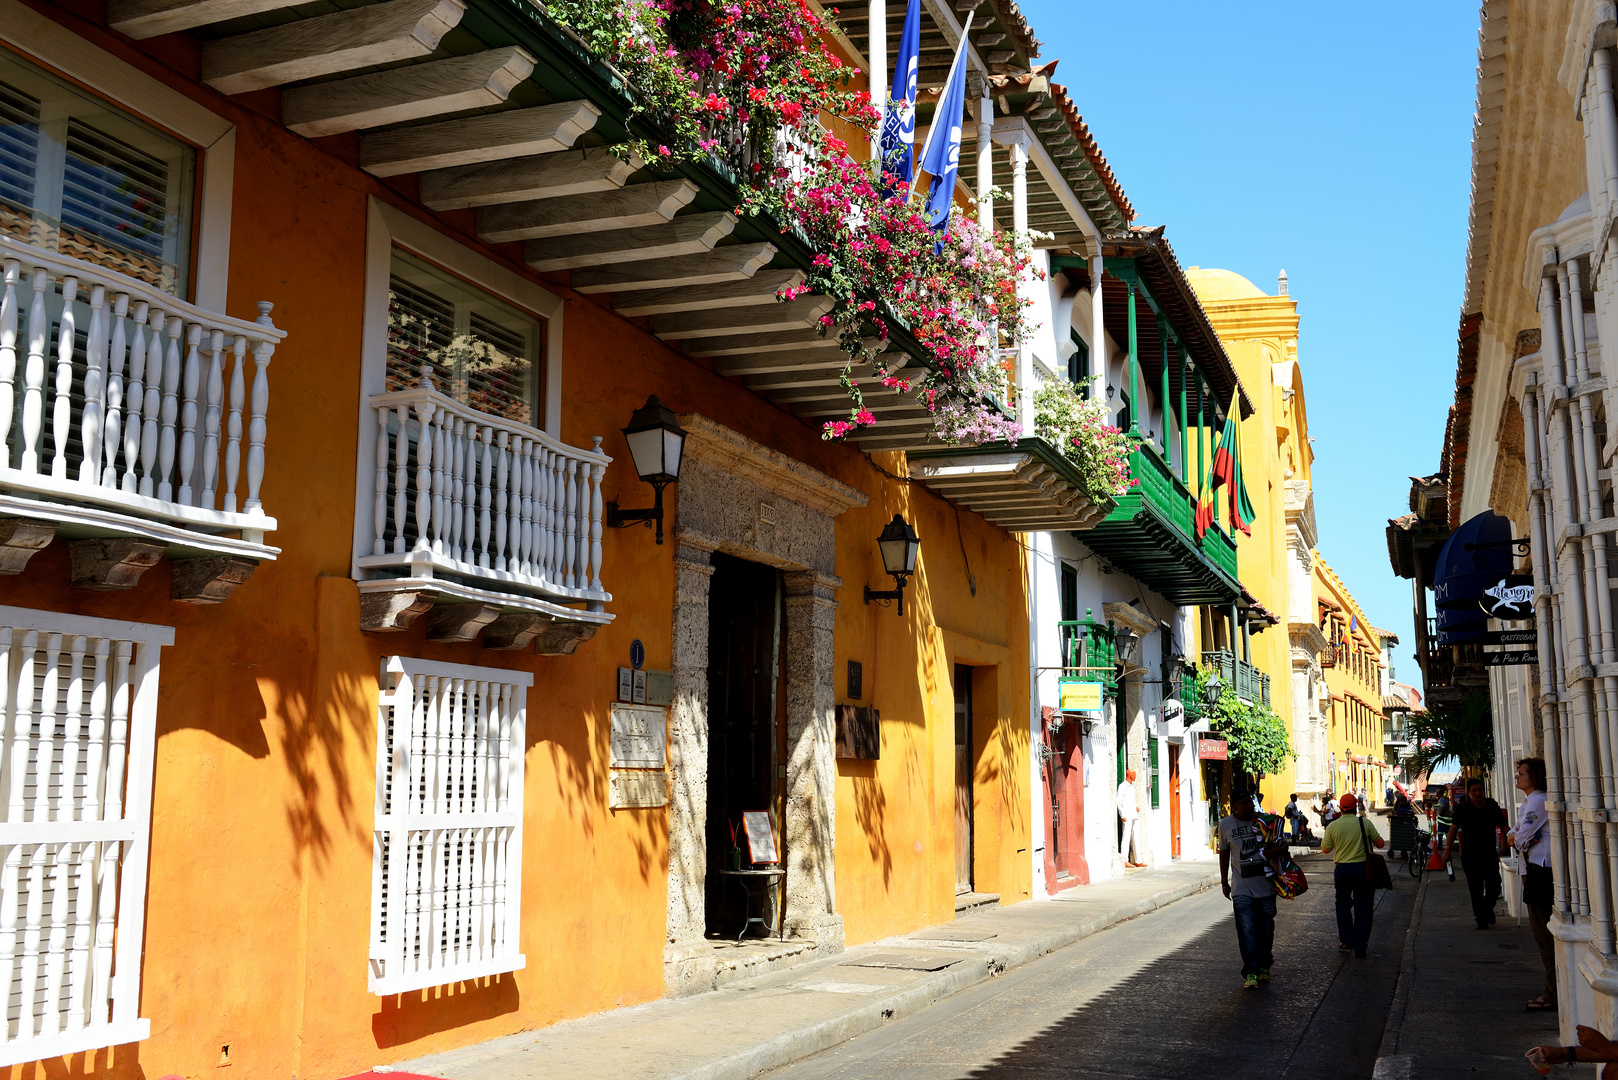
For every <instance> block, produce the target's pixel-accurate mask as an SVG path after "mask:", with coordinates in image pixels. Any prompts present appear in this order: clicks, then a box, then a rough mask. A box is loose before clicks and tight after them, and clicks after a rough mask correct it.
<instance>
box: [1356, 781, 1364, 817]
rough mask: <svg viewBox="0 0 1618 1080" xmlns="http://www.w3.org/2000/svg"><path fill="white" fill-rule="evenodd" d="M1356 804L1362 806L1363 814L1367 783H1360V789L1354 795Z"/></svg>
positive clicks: (1362, 811) (1361, 811)
mask: <svg viewBox="0 0 1618 1080" xmlns="http://www.w3.org/2000/svg"><path fill="white" fill-rule="evenodd" d="M1354 805H1355V806H1358V807H1359V808H1360V813H1362V814H1363V813H1365V785H1364V784H1361V785H1360V789H1359V791H1358V792H1356V793H1355V795H1354Z"/></svg>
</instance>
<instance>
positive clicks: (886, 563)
mask: <svg viewBox="0 0 1618 1080" xmlns="http://www.w3.org/2000/svg"><path fill="white" fill-rule="evenodd" d="M876 547H877V550H878V551H880V552H881V553H882V568H883V569H884V570H886V571H887V572H888V573H889V574H891V575H893V580H894V581H895V582H896V583H897V587H896V588H892V589H884V590H880V591H878V590H876V589H873V588H871V587H870V586H869V585H867V586H866V587H865V602H866V603H867V604H869V603H870V602H871V601H872V600H897V601H899V614H900V615H903V614H904V613H905V582H906V581H907V580H908V579H909V578H910V575H911V574H914V573H915V572H916V553H917V552H918V551H919V550H920V549H921V537H919V536H917V535H916V530H915V529H913V528H911V527H910V523H909V522H908V521H906V520H905V519H904V518H902V517H900V516H899V515H898V514H894V515H893V520H892V521H890V522H888V523H887V524H886V525H884V526H883V527H882V534H881V535H880V536H878V537H877V538H876Z"/></svg>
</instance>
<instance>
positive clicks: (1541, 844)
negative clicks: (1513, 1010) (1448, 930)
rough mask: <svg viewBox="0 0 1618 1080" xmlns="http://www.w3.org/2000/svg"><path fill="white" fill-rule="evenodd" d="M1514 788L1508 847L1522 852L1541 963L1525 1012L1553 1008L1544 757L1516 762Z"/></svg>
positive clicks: (1526, 894)
mask: <svg viewBox="0 0 1618 1080" xmlns="http://www.w3.org/2000/svg"><path fill="white" fill-rule="evenodd" d="M1517 790H1518V791H1520V792H1522V793H1523V794H1524V795H1526V796H1527V798H1526V799H1524V800H1523V804H1522V811H1521V813H1520V814H1519V815H1518V817H1517V827H1516V828H1515V829H1513V830H1512V831H1511V833H1510V837H1509V838H1510V840H1511V846H1512V847H1514V848H1516V849H1517V851H1518V852H1520V853H1521V854H1522V859H1523V886H1522V902H1523V906H1524V907H1526V908H1527V909H1528V926H1529V928H1530V929H1531V930H1533V932H1534V944H1536V945H1538V946H1539V959H1540V961H1541V962H1542V963H1543V964H1544V965H1545V992H1544V993H1542V994H1540V995H1539V996H1538V997H1534V998H1530V999H1529V1001H1528V1011H1529V1012H1547V1011H1555V1009H1556V939H1555V938H1554V937H1552V936H1551V931H1550V927H1549V926H1548V925H1547V924H1548V923H1549V922H1550V919H1551V839H1550V837H1549V836H1548V835H1546V825H1547V824H1548V823H1549V820H1550V818H1549V815H1548V814H1547V813H1546V811H1545V759H1544V758H1537V757H1530V758H1523V759H1522V760H1521V761H1519V762H1517Z"/></svg>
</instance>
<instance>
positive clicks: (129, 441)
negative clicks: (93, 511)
mask: <svg viewBox="0 0 1618 1080" xmlns="http://www.w3.org/2000/svg"><path fill="white" fill-rule="evenodd" d="M147 314H148V311H147V305H146V301H144V300H138V301H136V302H135V314H134V316H133V320H132V321H133V322H134V326H133V327H132V328H131V329H132V330H133V336H132V337H131V339H130V342H129V413H128V415H127V416H125V417H124V475H123V478H122V480H121V481H120V483H119V487H120V488H121V489H122V490H124V491H127V492H130V493H131V494H133V493H134V492H135V491H137V490H138V489H139V487H140V434H141V427H142V417H143V416H144V415H145V405H146V393H147V388H146V382H145V380H146V377H147V374H146V371H147V365H146V316H147Z"/></svg>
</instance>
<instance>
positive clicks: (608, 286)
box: [573, 244, 775, 293]
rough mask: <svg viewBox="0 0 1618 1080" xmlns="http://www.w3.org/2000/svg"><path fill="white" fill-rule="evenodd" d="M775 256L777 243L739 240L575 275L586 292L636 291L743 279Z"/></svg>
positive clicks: (578, 287) (594, 269)
mask: <svg viewBox="0 0 1618 1080" xmlns="http://www.w3.org/2000/svg"><path fill="white" fill-rule="evenodd" d="M773 258H775V245H774V244H735V245H733V246H731V247H718V248H714V249H713V250H712V251H704V252H700V253H698V254H695V255H680V256H677V257H675V258H672V259H648V260H647V261H646V262H636V263H627V264H625V265H622V266H598V267H593V268H591V269H588V270H580V271H577V272H575V273H574V275H573V287H574V288H575V289H577V290H579V292H582V293H604V292H633V291H634V290H636V289H666V288H674V287H675V286H679V285H707V284H710V283H712V282H716V281H739V280H741V279H742V278H749V277H752V276H753V275H754V274H755V273H757V272H758V271H759V270H760V269H761V268H763V267H765V266H768V265H769V262H770V260H771V259H773Z"/></svg>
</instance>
